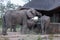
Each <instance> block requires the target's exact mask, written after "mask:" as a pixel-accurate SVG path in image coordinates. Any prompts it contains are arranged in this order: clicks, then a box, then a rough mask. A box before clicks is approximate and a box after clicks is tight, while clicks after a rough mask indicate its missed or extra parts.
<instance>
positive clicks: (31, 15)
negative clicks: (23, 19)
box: [11, 8, 42, 30]
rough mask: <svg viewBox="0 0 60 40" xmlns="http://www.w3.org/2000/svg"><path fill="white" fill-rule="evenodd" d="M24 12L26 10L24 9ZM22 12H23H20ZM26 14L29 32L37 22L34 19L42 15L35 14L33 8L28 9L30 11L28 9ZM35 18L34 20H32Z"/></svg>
mask: <svg viewBox="0 0 60 40" xmlns="http://www.w3.org/2000/svg"><path fill="white" fill-rule="evenodd" d="M20 10H22V8H21V9H19V11H20ZM24 10H26V9H24ZM22 11H23V10H22ZM27 12H28V13H26V15H27V26H28V29H29V30H31V29H32V28H33V27H34V26H35V23H36V22H37V21H38V20H37V19H36V17H37V16H38V17H39V16H41V15H42V14H41V13H39V12H37V11H36V10H35V9H33V8H30V9H28V10H27ZM34 17H35V19H36V20H35V19H33V18H34ZM12 29H14V28H13V27H12V28H11V30H12Z"/></svg>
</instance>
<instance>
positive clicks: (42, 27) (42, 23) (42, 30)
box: [41, 21, 44, 34]
mask: <svg viewBox="0 0 60 40" xmlns="http://www.w3.org/2000/svg"><path fill="white" fill-rule="evenodd" d="M41 32H42V34H44V22H42V21H41Z"/></svg>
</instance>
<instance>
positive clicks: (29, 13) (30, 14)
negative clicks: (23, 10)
mask: <svg viewBox="0 0 60 40" xmlns="http://www.w3.org/2000/svg"><path fill="white" fill-rule="evenodd" d="M26 15H27V16H28V17H29V18H33V17H34V16H33V14H32V13H31V12H30V11H27V14H26Z"/></svg>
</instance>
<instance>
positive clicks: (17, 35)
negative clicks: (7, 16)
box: [0, 32, 60, 40]
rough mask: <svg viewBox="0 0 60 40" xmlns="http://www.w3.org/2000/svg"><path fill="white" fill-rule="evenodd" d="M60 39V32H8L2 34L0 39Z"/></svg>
mask: <svg viewBox="0 0 60 40" xmlns="http://www.w3.org/2000/svg"><path fill="white" fill-rule="evenodd" d="M52 39H53V40H60V34H54V35H33V34H24V35H22V34H20V32H8V35H6V36H3V35H0V40H52Z"/></svg>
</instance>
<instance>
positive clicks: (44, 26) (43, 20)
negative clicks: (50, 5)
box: [40, 15, 50, 34]
mask: <svg viewBox="0 0 60 40" xmlns="http://www.w3.org/2000/svg"><path fill="white" fill-rule="evenodd" d="M40 22H41V31H42V34H46V33H47V28H48V27H49V25H50V17H49V16H46V15H43V16H41V18H40Z"/></svg>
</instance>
